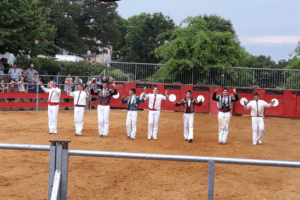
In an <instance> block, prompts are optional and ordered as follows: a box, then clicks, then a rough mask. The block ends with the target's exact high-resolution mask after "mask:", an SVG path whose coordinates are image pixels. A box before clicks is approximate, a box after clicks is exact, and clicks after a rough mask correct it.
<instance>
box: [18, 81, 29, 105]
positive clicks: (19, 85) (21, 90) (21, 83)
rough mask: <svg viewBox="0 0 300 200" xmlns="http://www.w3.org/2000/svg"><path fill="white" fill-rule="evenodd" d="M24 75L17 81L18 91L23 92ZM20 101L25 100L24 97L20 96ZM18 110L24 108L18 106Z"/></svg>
mask: <svg viewBox="0 0 300 200" xmlns="http://www.w3.org/2000/svg"><path fill="white" fill-rule="evenodd" d="M24 80H25V79H24V77H21V79H20V81H19V82H18V90H19V93H25V86H24V85H25V84H27V83H25V82H24ZM20 102H25V101H24V98H20ZM20 110H24V109H23V108H20Z"/></svg>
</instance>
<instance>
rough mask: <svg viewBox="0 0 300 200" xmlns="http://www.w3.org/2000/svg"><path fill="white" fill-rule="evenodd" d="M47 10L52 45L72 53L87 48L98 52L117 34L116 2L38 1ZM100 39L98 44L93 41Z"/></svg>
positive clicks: (114, 41)
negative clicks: (52, 39) (51, 27)
mask: <svg viewBox="0 0 300 200" xmlns="http://www.w3.org/2000/svg"><path fill="white" fill-rule="evenodd" d="M42 2H43V5H44V6H45V10H46V11H47V10H50V11H51V12H50V18H51V24H52V25H55V27H56V28H57V32H56V35H55V40H54V41H55V44H56V45H57V46H58V47H60V48H64V49H66V50H68V51H70V52H74V53H80V54H83V53H86V52H87V50H91V51H92V52H95V53H99V47H107V46H108V45H114V44H116V42H117V38H118V37H119V31H118V28H117V25H116V22H115V21H116V18H117V16H118V15H117V11H116V8H117V6H118V4H117V3H114V2H111V3H107V2H99V1H96V0H60V1H57V0H42ZM97 40H100V41H101V43H96V41H97Z"/></svg>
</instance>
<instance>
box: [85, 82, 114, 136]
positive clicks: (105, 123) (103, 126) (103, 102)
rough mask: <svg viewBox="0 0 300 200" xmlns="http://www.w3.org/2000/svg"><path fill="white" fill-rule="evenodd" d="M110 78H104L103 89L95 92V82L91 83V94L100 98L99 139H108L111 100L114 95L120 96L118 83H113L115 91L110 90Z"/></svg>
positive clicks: (98, 109) (98, 111)
mask: <svg viewBox="0 0 300 200" xmlns="http://www.w3.org/2000/svg"><path fill="white" fill-rule="evenodd" d="M108 84H109V81H108V78H106V77H104V78H103V80H102V87H103V88H102V89H98V90H97V91H94V85H95V82H94V81H92V82H91V89H90V94H92V95H97V96H98V108H97V113H98V130H99V137H104V138H106V137H107V135H108V130H109V113H110V105H109V104H110V99H111V97H112V96H113V95H116V94H118V91H117V86H116V83H115V82H113V84H112V85H113V87H114V90H112V89H108Z"/></svg>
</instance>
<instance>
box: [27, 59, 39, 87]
mask: <svg viewBox="0 0 300 200" xmlns="http://www.w3.org/2000/svg"><path fill="white" fill-rule="evenodd" d="M38 74H39V73H38V72H37V71H36V70H35V69H34V65H33V64H31V65H30V67H29V68H28V69H27V70H26V71H25V80H26V81H27V82H28V83H29V82H31V80H32V78H34V76H35V75H38Z"/></svg>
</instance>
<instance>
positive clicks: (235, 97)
mask: <svg viewBox="0 0 300 200" xmlns="http://www.w3.org/2000/svg"><path fill="white" fill-rule="evenodd" d="M233 92H234V97H232V98H231V102H234V101H238V100H240V98H239V95H238V93H237V92H236V89H235V88H233Z"/></svg>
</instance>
